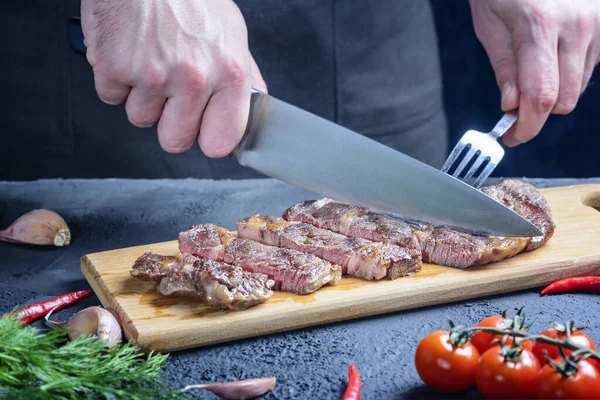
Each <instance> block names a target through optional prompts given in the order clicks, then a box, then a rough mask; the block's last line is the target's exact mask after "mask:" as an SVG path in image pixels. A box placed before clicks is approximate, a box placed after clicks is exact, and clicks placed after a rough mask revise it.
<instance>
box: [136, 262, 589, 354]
mask: <svg viewBox="0 0 600 400" xmlns="http://www.w3.org/2000/svg"><path fill="white" fill-rule="evenodd" d="M553 267H555V268H557V269H554V268H553ZM594 274H595V275H598V274H600V261H599V260H598V259H597V258H590V259H589V260H586V261H584V262H583V264H582V265H580V266H579V268H578V271H577V273H573V270H572V269H568V265H565V264H557V265H552V264H549V273H548V274H544V275H535V274H532V275H531V276H530V277H527V276H525V277H524V276H519V277H514V278H511V279H508V280H506V281H504V282H508V283H509V285H506V286H505V287H499V288H498V289H497V290H490V282H488V281H481V282H475V283H474V284H473V285H472V286H470V287H469V288H468V289H466V288H464V287H457V288H455V289H452V290H448V289H447V288H439V289H433V290H430V291H427V292H420V293H417V294H415V295H414V296H411V297H408V298H396V299H392V301H390V300H389V299H387V298H382V299H375V300H374V301H370V302H365V303H364V304H359V305H352V306H344V305H338V306H335V307H332V308H330V309H327V310H324V311H323V312H315V311H314V309H311V310H306V312H302V311H299V312H296V313H295V314H294V319H293V320H292V319H290V318H288V317H287V316H277V317H276V318H274V319H270V320H269V321H268V324H265V323H264V320H259V321H251V322H249V323H247V326H246V327H245V329H244V331H245V332H246V333H244V334H240V333H238V332H237V331H233V330H231V329H230V327H222V328H219V329H214V330H211V331H208V332H201V333H199V334H198V333H197V332H196V333H195V335H193V336H192V339H191V340H190V335H189V332H188V331H185V330H182V331H181V332H180V333H178V334H175V335H173V333H172V332H169V334H160V335H153V334H149V335H142V337H139V338H138V339H139V340H138V342H139V346H141V347H142V348H143V349H144V350H145V351H150V350H152V351H158V352H172V351H181V350H186V349H190V348H199V347H204V346H210V345H215V344H220V343H227V342H232V341H236V340H243V339H249V338H253V337H258V336H265V337H269V336H270V335H272V334H277V333H282V332H290V331H296V330H300V329H304V328H308V327H318V326H325V325H329V324H332V323H337V322H343V321H348V320H353V319H360V318H365V317H371V316H377V315H383V314H390V313H395V312H402V311H407V310H416V309H419V308H423V307H429V306H434V305H440V304H450V303H456V302H460V301H464V300H470V299H476V298H481V297H485V296H495V295H499V294H506V293H511V292H516V291H522V290H528V289H532V288H535V287H540V286H542V285H546V284H549V283H551V282H554V281H556V280H558V279H563V278H567V277H572V276H584V275H594ZM523 281H525V282H527V284H526V285H523V284H522V282H523ZM513 282H514V283H515V284H514V285H512V283H513ZM517 283H519V285H517ZM511 287H515V288H516V289H511ZM524 305H525V304H522V305H518V304H515V307H517V306H524ZM299 321H300V322H299ZM216 337H218V339H214V338H216Z"/></svg>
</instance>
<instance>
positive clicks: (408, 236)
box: [283, 199, 421, 270]
mask: <svg viewBox="0 0 600 400" xmlns="http://www.w3.org/2000/svg"><path fill="white" fill-rule="evenodd" d="M283 218H284V219H286V220H288V221H300V222H304V223H306V224H311V225H314V226H316V227H318V228H323V229H328V230H330V231H333V232H337V233H340V234H342V235H345V236H349V237H354V238H362V239H367V240H371V241H373V242H384V243H391V244H395V245H397V246H399V247H401V248H402V249H404V250H405V251H406V254H407V256H408V257H407V259H406V263H407V265H406V267H404V268H405V269H407V270H411V269H415V270H418V269H420V268H421V247H420V245H419V241H418V240H417V237H416V236H415V235H414V233H413V229H412V227H411V226H410V225H409V224H408V223H406V222H404V221H402V220H401V219H398V218H393V217H389V216H387V215H384V214H378V213H374V212H371V211H369V210H367V209H366V208H362V207H357V206H351V205H348V204H342V203H338V202H336V201H334V200H330V199H321V200H309V201H303V202H302V203H298V204H296V205H294V206H292V207H290V208H288V209H287V210H286V211H285V212H284V213H283Z"/></svg>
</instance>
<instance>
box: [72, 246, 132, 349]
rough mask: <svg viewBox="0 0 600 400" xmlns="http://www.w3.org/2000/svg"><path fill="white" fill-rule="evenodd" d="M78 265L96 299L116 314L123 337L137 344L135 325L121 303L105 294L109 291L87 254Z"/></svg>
mask: <svg viewBox="0 0 600 400" xmlns="http://www.w3.org/2000/svg"><path fill="white" fill-rule="evenodd" d="M80 265H81V272H82V273H83V275H84V276H85V278H86V280H87V281H88V283H89V284H90V286H91V287H92V289H93V290H94V293H95V294H96V296H98V299H100V303H102V305H103V306H104V308H106V309H107V310H109V311H110V312H112V313H115V314H116V317H117V319H118V321H119V322H120V324H121V327H122V328H123V331H124V333H125V337H126V338H127V339H128V340H129V341H130V342H131V343H132V344H133V345H136V346H137V345H138V344H137V340H138V336H139V333H138V330H137V328H136V327H135V325H134V324H133V322H132V321H131V318H129V315H128V314H127V313H126V312H125V310H124V309H123V307H122V306H121V304H119V302H118V301H116V300H115V299H114V298H112V297H110V296H107V295H106V294H107V293H109V290H108V287H107V286H106V284H105V283H104V281H103V280H102V279H100V274H99V273H98V271H97V270H96V267H95V266H94V264H93V263H92V262H91V261H90V259H89V258H88V256H87V255H85V256H83V257H81V260H80Z"/></svg>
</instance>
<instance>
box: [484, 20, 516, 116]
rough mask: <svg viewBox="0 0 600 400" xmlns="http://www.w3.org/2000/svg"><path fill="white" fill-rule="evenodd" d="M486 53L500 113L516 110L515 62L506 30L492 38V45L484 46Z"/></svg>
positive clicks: (511, 44) (512, 48)
mask: <svg viewBox="0 0 600 400" xmlns="http://www.w3.org/2000/svg"><path fill="white" fill-rule="evenodd" d="M487 49H489V50H487ZM486 52H487V53H488V57H489V59H490V62H491V64H492V68H493V69H494V73H495V75H496V83H497V84H498V88H500V96H501V97H500V102H501V108H502V111H505V112H506V111H512V110H514V109H516V108H518V107H519V89H518V80H517V79H518V74H517V60H516V57H515V51H514V47H513V42H512V38H511V35H510V33H509V32H508V30H504V31H503V32H502V34H497V35H496V36H495V37H494V38H493V44H490V45H489V46H486Z"/></svg>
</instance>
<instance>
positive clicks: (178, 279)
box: [131, 253, 274, 310]
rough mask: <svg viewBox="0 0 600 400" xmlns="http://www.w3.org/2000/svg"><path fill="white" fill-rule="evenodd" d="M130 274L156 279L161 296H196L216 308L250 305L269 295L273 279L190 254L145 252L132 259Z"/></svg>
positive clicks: (234, 307)
mask: <svg viewBox="0 0 600 400" xmlns="http://www.w3.org/2000/svg"><path fill="white" fill-rule="evenodd" d="M165 260H166V262H165ZM131 274H132V275H133V276H138V277H141V278H144V279H148V280H154V281H160V283H159V285H158V292H159V293H160V294H162V295H165V296H185V297H193V298H198V299H201V300H202V301H204V302H206V303H207V304H208V305H210V306H211V307H213V308H215V309H219V310H221V309H233V310H241V309H246V308H250V307H254V306H256V305H258V304H260V303H264V302H265V301H267V300H268V299H269V298H270V297H271V296H272V295H273V292H272V290H271V288H272V287H273V284H274V282H273V281H272V280H270V279H268V277H267V275H264V274H259V273H252V272H246V271H244V270H243V269H242V268H240V267H237V266H233V265H229V264H224V263H220V262H216V261H213V260H208V259H204V258H197V257H195V256H193V255H191V254H181V255H180V256H177V257H170V256H160V255H158V254H155V253H145V254H143V255H142V256H140V257H139V258H138V259H137V260H136V262H135V264H134V266H133V269H132V271H131Z"/></svg>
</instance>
